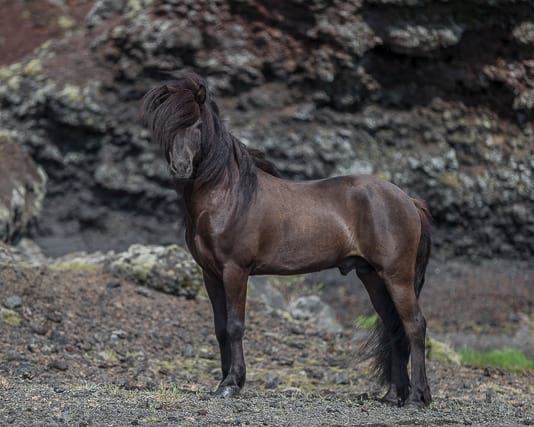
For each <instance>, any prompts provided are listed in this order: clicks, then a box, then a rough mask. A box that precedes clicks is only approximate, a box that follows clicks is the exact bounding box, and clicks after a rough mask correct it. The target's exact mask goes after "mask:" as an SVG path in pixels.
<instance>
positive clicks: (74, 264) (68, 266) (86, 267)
mask: <svg viewBox="0 0 534 427" xmlns="http://www.w3.org/2000/svg"><path fill="white" fill-rule="evenodd" d="M48 268H49V269H50V270H54V271H67V270H68V271H81V272H88V273H95V272H97V271H100V267H99V266H98V265H97V264H91V263H86V262H82V261H76V260H73V261H69V262H60V263H57V264H50V265H49V266H48Z"/></svg>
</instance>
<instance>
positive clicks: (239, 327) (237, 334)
mask: <svg viewBox="0 0 534 427" xmlns="http://www.w3.org/2000/svg"><path fill="white" fill-rule="evenodd" d="M244 333H245V326H244V325H243V322H241V321H239V320H229V321H228V323H227V325H226V334H227V335H228V338H229V339H230V340H231V341H240V340H242V339H243V335H244Z"/></svg>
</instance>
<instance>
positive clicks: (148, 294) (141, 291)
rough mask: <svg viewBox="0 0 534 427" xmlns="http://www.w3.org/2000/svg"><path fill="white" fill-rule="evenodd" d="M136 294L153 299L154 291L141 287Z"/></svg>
mask: <svg viewBox="0 0 534 427" xmlns="http://www.w3.org/2000/svg"><path fill="white" fill-rule="evenodd" d="M135 292H137V293H138V294H139V295H143V296H144V297H147V298H152V291H151V290H150V289H148V288H145V287H139V288H137V289H136V290H135Z"/></svg>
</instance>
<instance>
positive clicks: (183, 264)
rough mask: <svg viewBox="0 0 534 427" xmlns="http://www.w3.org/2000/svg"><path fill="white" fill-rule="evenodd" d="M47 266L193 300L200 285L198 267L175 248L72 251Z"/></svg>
mask: <svg viewBox="0 0 534 427" xmlns="http://www.w3.org/2000/svg"><path fill="white" fill-rule="evenodd" d="M0 249H1V247H0ZM0 254H1V252H0ZM46 264H47V265H48V267H49V268H51V269H53V270H57V271H64V270H76V271H85V272H99V271H102V272H108V273H111V274H113V275H114V276H117V277H120V278H125V279H128V280H131V281H132V282H134V283H137V284H139V285H141V286H146V287H149V288H153V289H155V290H158V291H161V292H166V293H169V294H173V295H177V296H183V297H186V298H194V297H195V296H196V295H197V293H198V291H199V290H200V288H201V286H202V283H203V279H202V271H201V270H200V267H199V266H198V265H197V264H196V263H195V261H194V260H193V258H192V257H191V255H190V254H189V252H188V251H186V250H185V249H183V248H182V247H180V246H178V245H170V246H153V245H152V246H143V245H138V244H136V245H132V246H130V247H129V248H128V250H127V251H125V252H119V253H115V252H113V251H109V252H106V253H104V252H93V253H89V254H88V253H85V252H73V253H70V254H67V255H64V256H62V257H60V258H55V259H50V260H48V261H47V263H46Z"/></svg>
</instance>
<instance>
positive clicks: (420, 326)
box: [385, 275, 432, 406]
mask: <svg viewBox="0 0 534 427" xmlns="http://www.w3.org/2000/svg"><path fill="white" fill-rule="evenodd" d="M390 277H391V278H388V277H387V276H386V277H385V282H386V287H387V290H388V292H389V294H390V295H391V299H392V300H393V303H394V304H395V308H396V309H397V313H398V315H399V318H400V319H401V321H402V325H403V327H404V332H405V333H406V335H407V337H408V339H409V342H410V351H411V365H412V372H411V373H412V378H411V388H410V395H409V397H408V402H407V403H408V404H414V405H416V406H422V405H426V406H428V405H429V404H430V402H431V400H432V398H431V396H430V388H429V386H428V381H427V378H426V367H425V334H426V320H425V318H424V316H423V313H422V312H421V309H420V308H419V304H418V301H417V296H416V293H415V287H414V281H413V278H412V277H408V278H407V279H406V280H402V279H401V277H402V276H401V275H392V276H390Z"/></svg>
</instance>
